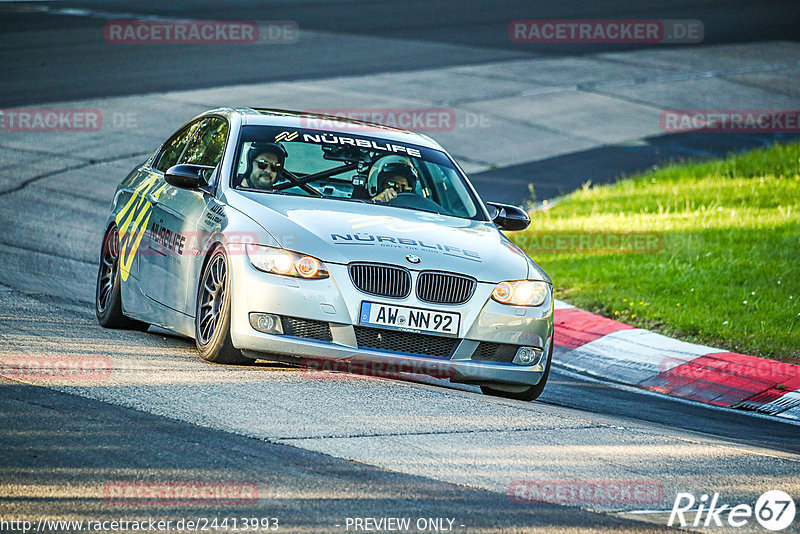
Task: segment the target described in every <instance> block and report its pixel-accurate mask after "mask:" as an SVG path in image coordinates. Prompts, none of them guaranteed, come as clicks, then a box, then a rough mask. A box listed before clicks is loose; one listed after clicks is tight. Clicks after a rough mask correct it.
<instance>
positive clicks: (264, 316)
mask: <svg viewBox="0 0 800 534" xmlns="http://www.w3.org/2000/svg"><path fill="white" fill-rule="evenodd" d="M250 326H252V327H253V328H254V329H256V330H258V331H259V332H264V333H265V334H283V325H282V324H281V318H280V317H278V316H277V315H273V314H271V313H251V314H250Z"/></svg>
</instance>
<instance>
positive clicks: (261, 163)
mask: <svg viewBox="0 0 800 534" xmlns="http://www.w3.org/2000/svg"><path fill="white" fill-rule="evenodd" d="M255 164H256V165H258V168H259V169H261V170H262V171H266V170H267V169H269V170H271V171H272V172H278V170H279V169H280V168H281V164H280V163H273V162H271V161H267V160H265V159H257V160H256V161H255Z"/></svg>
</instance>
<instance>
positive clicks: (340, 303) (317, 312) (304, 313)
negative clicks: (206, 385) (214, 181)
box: [230, 255, 553, 386]
mask: <svg viewBox="0 0 800 534" xmlns="http://www.w3.org/2000/svg"><path fill="white" fill-rule="evenodd" d="M230 266H231V276H232V277H231V281H232V291H231V339H232V342H233V344H234V346H235V347H237V348H239V349H242V350H244V351H245V354H246V355H248V356H250V357H253V358H257V357H259V356H258V355H259V354H262V353H267V354H276V355H283V356H290V357H293V358H300V359H303V358H308V359H314V360H340V361H347V362H352V363H354V364H367V369H369V370H370V371H374V372H375V374H382V373H381V371H382V370H385V371H389V372H391V371H399V372H409V373H416V374H426V375H431V376H436V377H439V378H449V379H450V380H451V381H453V382H468V383H482V384H489V383H494V384H505V385H512V386H513V385H519V386H530V385H536V384H538V383H539V381H540V380H541V378H542V376H543V375H544V373H545V368H546V364H547V357H548V354H549V352H550V347H551V344H552V335H553V301H552V294H549V295H548V297H547V299H546V301H545V302H544V303H543V304H542V305H541V306H537V307H515V306H507V305H503V304H499V303H497V302H495V301H494V300H492V299H491V298H490V297H491V293H492V290H493V289H494V285H495V284H493V283H481V282H479V283H478V286H477V288H476V290H475V292H474V294H473V296H472V297H471V298H470V300H469V301H468V302H467V303H466V304H463V305H432V304H429V303H425V302H420V301H419V300H417V298H416V296H415V294H414V292H413V291H412V293H411V295H409V296H408V297H406V298H405V299H386V298H381V297H374V296H371V295H366V294H364V293H361V292H360V291H358V290H357V289H356V288H355V287H354V286H353V284H352V282H351V281H350V276H349V274H348V271H347V266H346V265H336V264H327V267H328V270H329V272H330V278H327V279H322V280H305V279H298V278H291V277H285V276H280V275H274V274H268V273H264V272H261V271H259V270H257V269H255V268H254V267H253V266H252V265H251V264H250V262H249V261H248V260H247V258H246V256H244V255H242V256H239V257H238V258H235V259H234V261H231V265H230ZM416 275H417V273H416V272H412V282H413V284H414V286H415V287H416ZM365 300H368V301H370V302H381V303H386V304H392V305H396V306H409V307H417V308H426V309H434V310H442V311H447V312H456V313H459V314H460V315H461V323H460V327H459V332H458V336H457V339H452V344H453V349H452V350H451V351H449V354H447V355H446V356H443V355H441V354H439V355H437V356H431V355H426V354H420V353H412V352H400V351H396V350H387V349H388V348H387V347H381V348H380V349H376V348H374V345H373V346H372V347H370V346H368V345H366V346H365V345H364V344H363V343H362V344H361V345H360V344H359V339H358V336H357V334H356V328H361V329H362V330H361V332H363V327H360V326H359V311H360V309H361V302H362V301H365ZM254 312H256V313H270V314H275V315H279V316H282V317H285V318H299V319H303V320H307V321H316V322H320V323H324V324H326V325H327V327H328V328H329V329H330V338H329V340H320V339H309V338H306V337H299V336H290V335H279V334H266V333H263V332H259V331H257V330H255V329H254V328H253V326H251V323H250V319H249V316H250V313H254ZM368 330H376V329H374V328H373V327H369V328H368ZM412 335H413V334H412ZM420 335H427V334H418V335H417V337H416V338H415V339H416V340H417V343H416V345H417V346H419V340H420V339H423V341H424V340H427V339H428V338H420V337H419V336H420ZM401 336H402V334H401ZM433 338H438V340H439V341H441V337H440V336H436V335H432V336H431V342H432V343H433V342H435V341H437V340H435V339H433ZM362 341H363V338H362ZM481 344H495V345H497V346H503V347H506V348H508V349H511V350H513V347H512V346H526V347H534V348H536V349H539V350H541V351H542V354H543V357H542V359H541V361H540V362H539V363H537V364H535V365H518V364H515V363H511V362H510V361H488V360H486V359H481V358H482V356H481V354H484V353H485V352H486V351H485V350H484V349H486V347H487V346H488V345H481ZM492 346H494V345H492ZM424 350H425V349H420V350H419V352H423V351H424ZM498 354H499V352H498ZM506 359H507V358H506Z"/></svg>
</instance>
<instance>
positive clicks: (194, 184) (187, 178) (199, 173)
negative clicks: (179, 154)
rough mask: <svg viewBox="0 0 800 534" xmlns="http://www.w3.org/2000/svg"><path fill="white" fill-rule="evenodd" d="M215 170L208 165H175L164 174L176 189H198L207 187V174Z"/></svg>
mask: <svg viewBox="0 0 800 534" xmlns="http://www.w3.org/2000/svg"><path fill="white" fill-rule="evenodd" d="M213 170H214V167H211V166H208V165H174V166H172V167H170V168H169V169H167V172H165V173H164V179H165V180H166V181H167V183H168V184H170V185H174V186H175V187H180V188H182V189H197V188H199V187H201V186H204V185H206V178H205V172H206V171H213Z"/></svg>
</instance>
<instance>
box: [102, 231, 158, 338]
mask: <svg viewBox="0 0 800 534" xmlns="http://www.w3.org/2000/svg"><path fill="white" fill-rule="evenodd" d="M121 283H122V279H121V277H120V274H119V231H118V230H117V227H116V226H112V227H110V228H109V229H108V231H106V235H105V236H104V237H103V248H102V250H101V251H100V269H99V270H98V272H97V288H96V290H95V299H94V310H95V314H96V315H97V321H98V322H99V323H100V326H103V327H105V328H127V329H130V330H147V328H148V327H149V326H150V325H148V324H147V323H143V322H141V321H137V320H135V319H131V318H130V317H126V316H125V315H124V314H123V313H122V295H121V290H120V285H121Z"/></svg>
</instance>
